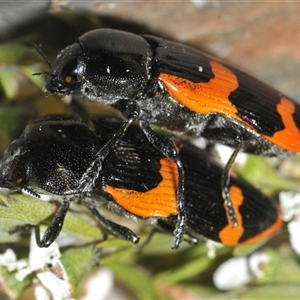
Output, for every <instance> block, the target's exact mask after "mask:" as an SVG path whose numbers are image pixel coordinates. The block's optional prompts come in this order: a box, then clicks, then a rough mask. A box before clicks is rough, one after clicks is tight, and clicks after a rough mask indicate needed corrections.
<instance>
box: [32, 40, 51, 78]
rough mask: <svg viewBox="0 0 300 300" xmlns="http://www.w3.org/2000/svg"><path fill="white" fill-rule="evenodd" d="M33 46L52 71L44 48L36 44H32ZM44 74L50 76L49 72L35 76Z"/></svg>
mask: <svg viewBox="0 0 300 300" xmlns="http://www.w3.org/2000/svg"><path fill="white" fill-rule="evenodd" d="M32 46H33V47H34V48H35V50H36V51H37V53H38V54H39V55H40V56H41V57H42V59H43V60H44V61H45V62H46V64H47V65H48V66H49V68H50V69H51V68H52V65H51V63H50V61H49V59H48V57H47V56H46V54H45V53H44V52H43V50H42V48H41V47H40V46H39V45H37V44H35V43H32ZM42 74H49V72H41V73H34V74H33V75H42Z"/></svg>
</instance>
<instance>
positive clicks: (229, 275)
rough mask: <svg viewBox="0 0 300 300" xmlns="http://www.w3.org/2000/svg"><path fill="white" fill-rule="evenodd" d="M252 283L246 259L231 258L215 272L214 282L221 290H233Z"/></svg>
mask: <svg viewBox="0 0 300 300" xmlns="http://www.w3.org/2000/svg"><path fill="white" fill-rule="evenodd" d="M251 281H252V276H251V274H250V272H249V268H248V262H247V258H246V257H234V258H230V259H229V260H227V261H226V262H224V263H223V264H221V265H220V266H219V268H218V269H217V270H216V271H215V273H214V275H213V282H214V284H215V286H216V287H217V288H218V289H220V290H224V291H226V290H231V289H234V288H237V287H239V286H242V285H244V284H247V283H249V282H251Z"/></svg>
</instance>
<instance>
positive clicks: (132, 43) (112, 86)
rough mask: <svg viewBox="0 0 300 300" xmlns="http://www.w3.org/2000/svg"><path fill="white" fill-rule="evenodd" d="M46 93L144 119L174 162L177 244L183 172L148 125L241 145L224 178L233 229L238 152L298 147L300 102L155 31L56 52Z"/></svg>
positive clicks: (88, 39) (111, 34)
mask: <svg viewBox="0 0 300 300" xmlns="http://www.w3.org/2000/svg"><path fill="white" fill-rule="evenodd" d="M45 90H46V92H47V93H48V94H59V95H67V94H70V93H71V92H73V91H76V90H81V92H82V93H83V94H84V95H85V96H87V98H88V99H90V100H94V101H102V102H103V103H106V104H110V105H112V106H114V107H116V108H117V109H119V110H120V111H121V112H123V114H124V116H125V117H126V118H127V121H126V125H128V126H129V124H130V123H132V121H133V120H135V119H139V121H140V124H141V127H142V128H143V130H144V132H145V134H146V135H147V136H148V139H149V140H150V141H151V142H152V143H153V145H154V146H155V147H157V148H158V149H160V150H161V151H162V153H164V154H165V155H166V157H169V158H173V159H174V161H176V163H177V167H178V172H179V173H178V177H179V185H178V208H179V210H180V214H179V220H178V225H177V234H176V236H175V248H177V247H178V245H179V243H180V239H181V234H182V232H183V227H184V224H185V222H186V212H185V208H184V206H185V199H184V197H183V194H184V175H183V173H184V169H183V168H182V164H181V162H180V159H179V155H178V153H177V151H176V148H175V146H174V145H173V144H172V143H168V141H166V139H165V138H163V137H161V136H160V135H158V134H157V133H155V132H154V131H153V130H152V129H151V127H150V126H149V125H156V126H160V127H162V128H164V129H167V130H169V131H171V132H173V133H181V134H186V135H190V136H203V137H205V138H207V139H209V140H210V141H217V142H223V143H225V144H227V145H229V146H232V147H234V148H235V151H234V152H233V154H232V156H231V158H230V159H229V161H228V163H227V165H226V167H225V168H224V171H223V174H222V176H221V178H220V185H221V187H222V194H223V198H224V201H225V205H227V207H228V218H229V220H230V221H231V223H232V224H233V225H234V226H238V225H239V224H238V222H237V218H236V212H235V210H234V209H233V205H232V201H231V199H230V196H229V192H228V182H229V171H230V168H231V166H232V163H233V161H234V159H235V157H236V155H237V153H238V152H239V151H240V149H243V150H244V151H247V152H251V153H255V154H262V155H269V156H279V155H284V154H287V153H297V152H300V131H299V128H300V106H299V105H298V104H296V103H295V102H294V101H292V100H291V99H289V98H288V97H286V96H284V95H282V94H281V93H279V92H277V91H276V90H274V89H272V88H271V87H269V86H267V85H265V84H264V83H262V82H260V81H258V80H257V79H255V78H253V77H251V76H249V75H247V74H245V73H244V72H242V71H240V70H238V69H236V68H234V67H232V66H230V65H229V64H227V63H225V62H222V61H220V60H219V59H217V58H214V57H212V56H209V55H207V54H205V53H202V52H200V51H198V50H196V49H193V48H191V47H189V46H186V45H183V44H180V43H176V42H173V41H168V40H164V39H162V38H159V37H155V36H150V35H136V34H132V33H128V32H123V31H118V30H113V29H96V30H92V31H90V32H87V33H85V34H84V35H82V36H81V37H79V38H78V40H77V42H76V43H74V44H72V45H70V46H67V47H66V48H64V49H63V50H62V51H61V52H60V53H59V54H58V56H57V59H56V60H55V62H54V64H53V66H52V67H51V71H50V72H49V75H48V79H47V83H46V86H45ZM126 125H124V126H123V128H122V130H123V133H124V132H125V131H126V129H127V127H128V126H126ZM115 141H116V139H115ZM110 144H112V143H110ZM102 158H103V153H102V151H101V152H100V153H99V155H98V156H96V158H95V161H94V162H93V164H92V165H91V166H90V168H89V169H88V170H87V172H86V173H85V174H84V176H83V178H82V180H81V189H82V190H83V191H86V190H89V189H92V188H93V187H92V186H93V184H94V182H95V179H96V178H95V177H96V176H97V174H99V172H98V170H97V167H98V169H100V168H101V161H102Z"/></svg>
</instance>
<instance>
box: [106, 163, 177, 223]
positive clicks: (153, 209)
mask: <svg viewBox="0 0 300 300" xmlns="http://www.w3.org/2000/svg"><path fill="white" fill-rule="evenodd" d="M160 163H161V168H160V174H161V175H162V177H163V179H162V181H161V182H160V183H159V184H158V186H157V187H155V188H153V189H151V190H149V191H147V192H138V191H134V190H126V189H123V188H114V187H112V186H109V185H107V186H106V187H105V188H104V191H105V192H106V193H108V194H110V195H111V196H112V197H113V198H114V200H115V201H116V202H117V203H118V204H119V205H120V206H121V207H123V208H124V209H126V210H127V211H128V212H130V213H132V214H135V215H136V216H139V217H143V218H151V217H160V218H167V217H169V216H170V215H177V214H178V210H177V197H176V192H177V180H178V171H177V165H176V163H175V162H174V161H172V160H169V159H166V158H163V159H161V160H160Z"/></svg>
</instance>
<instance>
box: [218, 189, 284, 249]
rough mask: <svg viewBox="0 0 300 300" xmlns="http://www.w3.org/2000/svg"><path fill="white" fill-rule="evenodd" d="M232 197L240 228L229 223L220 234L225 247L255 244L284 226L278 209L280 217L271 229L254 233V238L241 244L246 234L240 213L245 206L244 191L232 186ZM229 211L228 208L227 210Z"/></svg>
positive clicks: (230, 191) (230, 190)
mask: <svg viewBox="0 0 300 300" xmlns="http://www.w3.org/2000/svg"><path fill="white" fill-rule="evenodd" d="M229 193H230V197H231V200H232V202H233V208H234V211H235V213H236V218H237V222H238V224H239V226H238V227H234V226H233V225H232V224H231V223H229V224H228V225H227V226H226V227H224V228H223V229H222V230H221V231H220V233H219V237H220V240H221V242H222V243H223V244H224V245H227V246H236V245H239V244H248V243H253V242H256V241H259V240H262V239H263V238H266V237H268V236H270V235H272V234H274V233H275V232H276V231H278V230H279V229H280V228H281V227H282V225H283V221H282V217H281V212H280V210H279V208H278V217H277V219H276V221H275V222H274V223H273V224H272V225H271V226H270V227H269V228H266V229H265V230H264V231H262V232H260V233H259V232H258V233H256V234H255V233H254V232H253V234H254V236H253V237H252V238H249V239H247V240H246V241H244V242H242V243H241V242H239V240H240V238H241V237H242V235H243V233H244V227H243V218H242V215H241V214H240V212H239V207H240V206H241V205H242V204H243V201H244V196H243V193H242V190H241V189H240V188H238V187H237V186H231V187H230V189H229ZM225 209H226V210H227V208H225Z"/></svg>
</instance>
